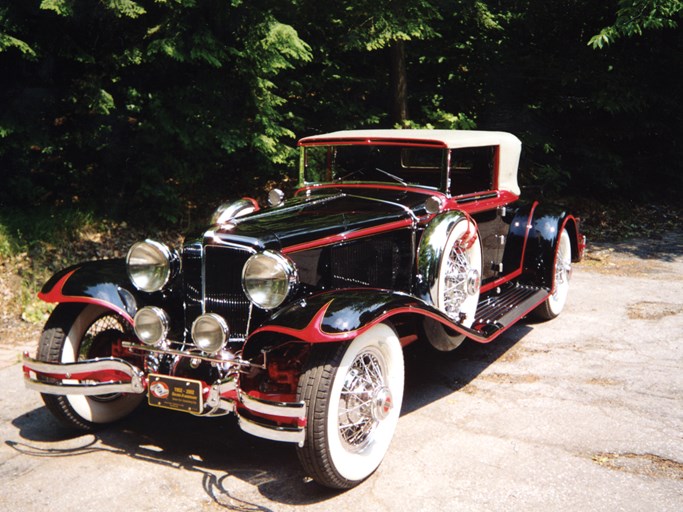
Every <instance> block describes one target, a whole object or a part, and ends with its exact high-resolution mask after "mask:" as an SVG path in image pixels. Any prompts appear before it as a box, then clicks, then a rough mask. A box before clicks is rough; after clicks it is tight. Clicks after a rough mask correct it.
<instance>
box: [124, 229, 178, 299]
mask: <svg viewBox="0 0 683 512" xmlns="http://www.w3.org/2000/svg"><path fill="white" fill-rule="evenodd" d="M178 262H179V259H178V256H177V254H176V253H175V252H174V251H172V250H171V249H169V248H168V247H167V246H166V245H164V244H162V243H159V242H155V241H154V240H145V241H144V242H138V243H136V244H135V245H133V247H131V248H130V250H129V251H128V255H127V256H126V269H127V270H128V276H129V277H130V280H131V281H132V282H133V284H134V285H135V287H136V288H137V289H138V290H141V291H143V292H158V291H159V290H161V289H162V288H163V287H164V286H166V284H167V283H168V282H169V280H170V279H171V275H172V273H173V271H174V266H176V265H177V264H178Z"/></svg>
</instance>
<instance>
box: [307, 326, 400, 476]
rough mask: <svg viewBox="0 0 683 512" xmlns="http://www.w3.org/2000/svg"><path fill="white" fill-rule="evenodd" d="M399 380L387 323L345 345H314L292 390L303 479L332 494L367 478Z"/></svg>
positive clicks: (395, 407)
mask: <svg viewBox="0 0 683 512" xmlns="http://www.w3.org/2000/svg"><path fill="white" fill-rule="evenodd" d="M403 381H404V375H403V352H402V349H401V344H400V343H399V341H398V337H397V336H396V333H395V332H394V330H393V329H392V328H391V327H390V326H389V325H387V324H377V325H375V326H373V327H372V328H370V329H369V330H368V331H366V332H365V333H363V334H361V335H360V336H358V337H357V338H355V339H354V340H353V341H351V342H347V343H343V344H334V345H331V344H323V345H315V346H314V347H313V350H312V353H311V357H310V359H309V362H308V363H307V365H306V369H305V371H304V373H303V374H302V375H301V378H300V379H299V386H298V395H299V399H300V400H304V401H305V402H306V405H307V416H308V417H307V419H308V422H307V426H306V442H305V443H304V446H303V447H301V448H298V449H297V454H298V456H299V460H300V461H301V463H302V465H303V467H304V470H305V471H306V472H307V473H308V475H309V476H311V477H312V478H313V479H314V480H316V481H317V482H318V483H320V484H322V485H324V486H327V487H332V488H335V489H348V488H350V487H353V486H355V485H357V484H358V483H360V482H362V481H363V480H365V479H366V478H367V477H368V476H370V475H371V474H372V473H373V472H374V471H375V470H376V469H377V467H378V466H379V465H380V463H381V462H382V459H383V458H384V455H385V453H386V452H387V449H388V448H389V443H390V442H391V439H392V437H393V435H394V431H395V429H396V424H397V422H398V417H399V414H400V411H401V402H402V399H403Z"/></svg>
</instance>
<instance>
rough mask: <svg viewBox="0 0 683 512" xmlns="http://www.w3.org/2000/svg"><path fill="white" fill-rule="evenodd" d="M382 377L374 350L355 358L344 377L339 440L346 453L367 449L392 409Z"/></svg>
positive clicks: (382, 369) (379, 358)
mask: <svg viewBox="0 0 683 512" xmlns="http://www.w3.org/2000/svg"><path fill="white" fill-rule="evenodd" d="M385 374H386V370H385V363H384V358H383V357H382V355H381V354H380V353H379V352H377V351H374V350H368V351H366V352H362V353H360V354H358V356H357V357H356V359H354V361H353V363H352V365H351V367H350V368H349V371H348V372H347V374H346V377H345V379H344V385H343V387H342V391H341V396H340V400H339V437H340V438H341V440H342V443H343V444H344V446H345V447H346V449H347V450H349V451H352V452H359V451H361V450H363V449H364V448H365V447H366V446H368V445H369V444H370V442H371V441H372V436H373V433H374V432H375V430H376V428H377V426H378V425H379V424H380V423H381V422H382V421H383V420H385V419H386V418H387V416H388V415H389V413H390V412H391V410H392V409H393V403H394V401H393V397H392V395H391V390H390V389H389V388H388V387H387V386H386V385H385V379H384V375H385Z"/></svg>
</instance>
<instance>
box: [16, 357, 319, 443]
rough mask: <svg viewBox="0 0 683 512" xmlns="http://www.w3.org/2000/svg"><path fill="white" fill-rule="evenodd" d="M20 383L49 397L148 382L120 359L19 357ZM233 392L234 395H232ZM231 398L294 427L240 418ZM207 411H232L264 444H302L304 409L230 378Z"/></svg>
mask: <svg viewBox="0 0 683 512" xmlns="http://www.w3.org/2000/svg"><path fill="white" fill-rule="evenodd" d="M23 371H24V383H25V385H26V387H27V388H29V389H33V390H36V391H39V392H41V393H46V394H51V395H105V394H109V393H135V394H141V393H145V391H146V389H147V377H146V376H145V374H144V373H143V371H142V370H140V369H139V368H137V367H136V366H134V365H133V364H131V363H129V362H128V361H125V360H123V359H118V358H115V357H105V358H98V359H89V360H85V361H78V362H74V363H46V362H44V361H39V360H37V359H33V358H32V357H30V356H29V355H28V353H27V352H25V353H24V356H23ZM235 392H236V395H235ZM235 398H236V399H237V401H239V404H240V405H241V407H243V408H244V409H246V410H247V411H250V412H253V413H256V414H260V415H264V416H271V417H274V418H287V419H290V420H296V425H275V424H273V422H268V421H267V420H266V419H265V418H264V419H263V420H261V419H260V418H259V417H254V416H251V417H249V418H246V417H245V416H243V415H242V414H240V407H237V406H236V404H235ZM205 404H206V406H208V407H211V408H213V409H222V410H224V411H229V412H234V413H235V415H236V416H237V418H238V422H239V425H240V428H241V429H242V430H244V431H245V432H247V433H249V434H252V435H254V436H257V437H262V438H264V439H270V440H273V441H282V442H287V443H297V444H298V445H299V446H302V445H303V443H304V441H305V439H306V431H305V426H306V404H305V403H304V402H275V401H270V400H264V399H261V398H255V397H252V396H249V395H248V394H247V393H245V392H243V391H241V390H239V389H238V387H237V384H236V382H235V381H234V380H233V379H229V380H226V381H224V382H217V383H214V384H213V385H212V386H211V387H210V388H209V392H208V396H207V399H206V401H205Z"/></svg>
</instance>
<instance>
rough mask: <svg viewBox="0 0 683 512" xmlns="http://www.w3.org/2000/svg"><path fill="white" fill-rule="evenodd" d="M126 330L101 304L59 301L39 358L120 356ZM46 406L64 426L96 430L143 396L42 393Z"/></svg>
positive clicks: (64, 360) (125, 412)
mask: <svg viewBox="0 0 683 512" xmlns="http://www.w3.org/2000/svg"><path fill="white" fill-rule="evenodd" d="M126 329H127V325H126V322H125V320H124V319H123V318H121V316H119V315H117V314H116V313H114V312H112V311H110V310H108V309H105V308H103V307H100V306H94V305H85V306H84V305H82V304H60V305H59V306H57V307H56V308H55V310H54V311H53V312H52V315H50V318H49V319H48V321H47V323H46V324H45V328H44V329H43V333H42V335H41V337H40V344H39V346H38V359H39V360H41V361H47V362H50V363H72V362H76V361H82V360H84V359H93V358H95V357H108V356H112V355H114V356H115V355H117V354H116V351H117V349H118V347H119V346H120V342H121V340H122V339H123V338H124V336H125V331H126ZM41 396H42V398H43V402H44V403H45V406H46V407H47V408H48V409H49V410H50V412H51V413H52V414H53V415H54V416H55V417H56V418H57V419H58V420H59V421H60V422H61V423H63V424H64V425H66V426H68V427H70V428H77V429H79V430H93V429H94V428H95V427H97V426H98V425H100V424H106V423H111V422H113V421H116V420H119V419H121V418H123V417H124V416H126V415H128V414H129V413H131V412H132V411H133V410H134V409H135V408H136V407H137V406H138V404H140V402H141V401H142V399H143V397H144V395H138V394H125V393H110V394H106V395H96V396H83V395H49V394H45V393H43V394H41Z"/></svg>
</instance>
